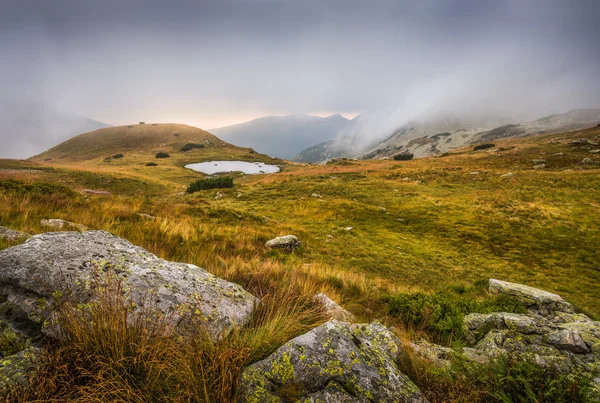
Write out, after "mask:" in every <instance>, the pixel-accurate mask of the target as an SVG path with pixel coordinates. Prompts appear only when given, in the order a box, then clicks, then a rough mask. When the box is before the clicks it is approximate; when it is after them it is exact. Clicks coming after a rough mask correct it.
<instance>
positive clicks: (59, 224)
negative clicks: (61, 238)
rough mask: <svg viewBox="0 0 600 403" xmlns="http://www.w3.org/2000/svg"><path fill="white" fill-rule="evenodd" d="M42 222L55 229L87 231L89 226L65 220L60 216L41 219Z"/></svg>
mask: <svg viewBox="0 0 600 403" xmlns="http://www.w3.org/2000/svg"><path fill="white" fill-rule="evenodd" d="M40 224H41V225H43V226H45V227H49V228H53V229H71V230H72V229H76V230H78V231H87V229H88V227H86V226H85V225H83V224H78V223H76V222H71V221H65V220H62V219H60V218H47V219H43V220H40Z"/></svg>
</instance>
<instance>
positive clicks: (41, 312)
mask: <svg viewBox="0 0 600 403" xmlns="http://www.w3.org/2000/svg"><path fill="white" fill-rule="evenodd" d="M109 268H112V272H113V273H115V274H116V275H117V276H118V278H119V279H121V280H122V281H123V286H124V287H123V288H124V289H125V290H127V292H128V298H129V299H130V300H131V301H132V302H133V303H135V304H136V306H138V311H140V310H142V309H143V306H144V304H146V303H148V302H149V301H150V303H151V304H152V308H153V309H156V310H157V313H159V314H161V316H162V315H164V316H165V317H166V318H167V320H168V322H169V324H171V325H174V326H177V327H178V328H181V326H184V325H185V324H187V323H190V320H191V318H192V317H193V316H201V317H202V318H201V319H202V321H203V323H204V324H205V325H206V329H207V331H208V334H209V335H210V336H211V337H212V338H213V339H217V338H219V337H220V336H221V335H223V334H224V333H227V332H228V331H229V330H231V328H232V327H233V326H235V325H238V326H239V325H243V324H245V323H246V322H247V321H248V320H249V318H250V316H251V314H252V312H253V309H254V305H255V304H256V302H257V299H256V298H255V297H254V296H252V295H251V294H249V293H248V292H246V291H245V290H244V289H243V288H242V287H240V286H238V285H236V284H232V283H229V282H227V281H224V280H222V279H219V278H217V277H215V276H213V275H212V274H210V273H207V272H206V271H204V270H203V269H201V268H199V267H197V266H194V265H192V264H185V263H176V262H169V261H166V260H163V259H160V258H158V257H156V256H154V255H152V254H151V253H149V252H147V251H146V250H144V249H142V248H140V247H138V246H134V245H132V244H131V243H129V242H128V241H126V240H124V239H121V238H118V237H116V236H114V235H112V234H110V233H108V232H105V231H88V232H81V233H80V232H52V233H46V234H41V235H36V236H33V237H32V238H30V239H29V240H28V241H26V242H25V243H23V244H21V245H18V246H15V247H12V248H8V249H5V250H3V251H0V284H1V286H0V302H2V304H0V312H6V311H7V310H8V311H10V312H11V313H12V314H11V317H8V318H6V319H7V320H8V321H9V322H10V323H11V324H13V325H14V326H15V327H18V326H21V327H23V324H24V323H26V324H28V325H29V326H27V328H28V329H27V330H29V331H30V332H31V331H32V329H36V325H37V327H38V328H39V325H40V324H42V323H45V324H46V323H47V325H45V326H44V328H43V330H42V331H43V332H44V333H45V334H47V335H49V336H51V337H52V336H54V335H55V332H56V327H55V324H54V323H53V318H54V315H55V312H54V310H53V304H52V302H53V301H54V297H55V296H59V295H62V296H63V297H66V298H70V299H72V300H73V302H75V303H81V304H83V303H86V302H88V301H89V299H90V298H91V295H92V293H91V292H90V288H91V287H93V286H94V280H97V281H103V279H104V278H105V277H104V276H102V273H103V272H106V271H108V270H109ZM7 308H10V309H7ZM138 311H136V312H138ZM194 323H195V322H194Z"/></svg>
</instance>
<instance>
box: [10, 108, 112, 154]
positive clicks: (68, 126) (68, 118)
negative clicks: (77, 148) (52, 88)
mask: <svg viewBox="0 0 600 403" xmlns="http://www.w3.org/2000/svg"><path fill="white" fill-rule="evenodd" d="M0 105H1V107H2V109H1V111H0V132H2V134H8V135H5V136H3V137H2V138H3V144H2V148H1V149H0V158H27V157H31V156H32V155H35V154H38V153H40V152H42V151H44V150H46V149H48V148H49V147H52V146H54V145H55V144H57V143H60V142H62V141H64V140H67V139H69V138H71V137H73V136H76V135H78V134H81V133H85V132H89V131H91V130H96V129H100V128H103V127H109V126H110V125H107V124H105V123H101V122H97V121H95V120H93V119H89V118H86V117H83V116H79V115H76V114H72V113H68V112H63V111H59V110H58V109H55V108H53V107H50V106H48V105H45V104H42V103H19V102H10V101H5V102H2V103H0Z"/></svg>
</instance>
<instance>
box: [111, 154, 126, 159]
mask: <svg viewBox="0 0 600 403" xmlns="http://www.w3.org/2000/svg"><path fill="white" fill-rule="evenodd" d="M123 157H124V155H123V154H115V155H113V156H112V157H111V158H114V159H116V160H118V159H119V158H123Z"/></svg>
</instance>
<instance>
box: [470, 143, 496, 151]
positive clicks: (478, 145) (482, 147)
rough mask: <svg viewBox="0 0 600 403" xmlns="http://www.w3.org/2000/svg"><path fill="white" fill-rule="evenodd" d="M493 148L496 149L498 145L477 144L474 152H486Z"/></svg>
mask: <svg viewBox="0 0 600 403" xmlns="http://www.w3.org/2000/svg"><path fill="white" fill-rule="evenodd" d="M492 147H496V144H492V143H484V144H477V145H476V146H475V147H473V151H477V150H486V149H488V148H492Z"/></svg>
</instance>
